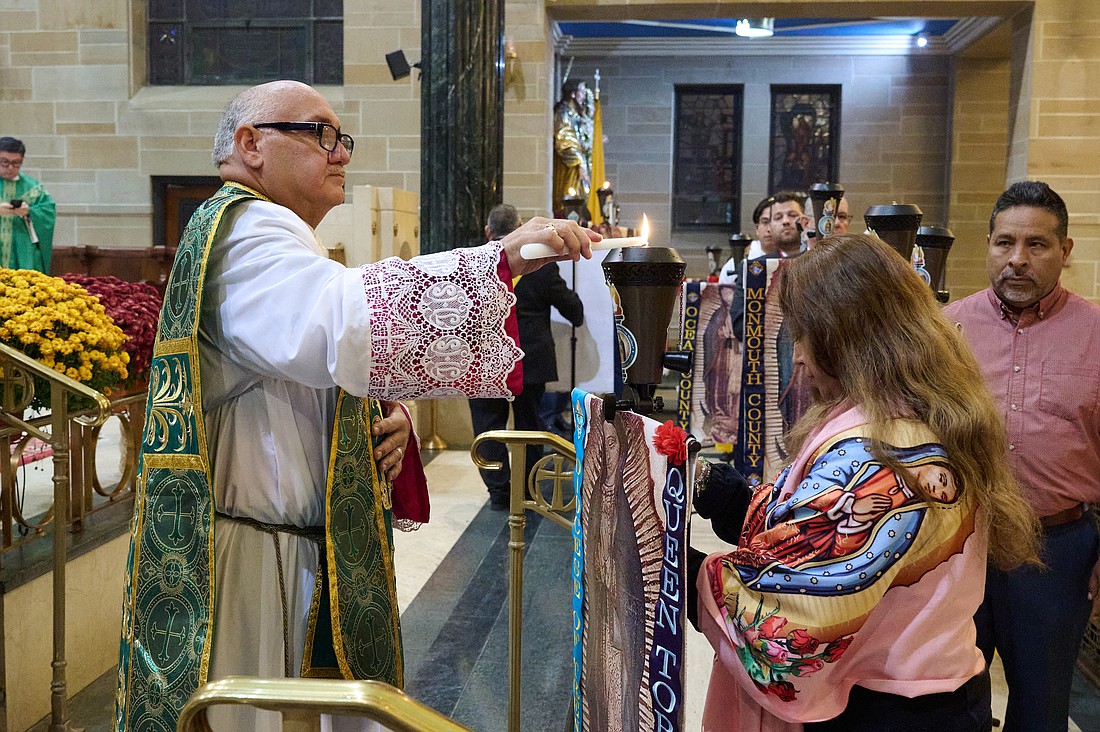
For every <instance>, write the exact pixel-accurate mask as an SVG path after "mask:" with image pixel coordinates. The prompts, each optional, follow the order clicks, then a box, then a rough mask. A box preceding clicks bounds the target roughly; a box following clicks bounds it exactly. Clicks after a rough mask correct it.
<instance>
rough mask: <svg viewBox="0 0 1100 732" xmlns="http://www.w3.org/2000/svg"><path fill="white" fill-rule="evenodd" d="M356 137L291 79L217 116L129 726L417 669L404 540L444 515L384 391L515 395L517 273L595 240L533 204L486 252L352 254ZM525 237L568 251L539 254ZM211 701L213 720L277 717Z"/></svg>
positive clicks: (153, 461) (165, 361)
mask: <svg viewBox="0 0 1100 732" xmlns="http://www.w3.org/2000/svg"><path fill="white" fill-rule="evenodd" d="M353 148H354V140H353V139H352V138H351V136H350V135H347V134H344V133H343V132H342V131H341V129H340V119H339V118H338V117H337V115H336V113H335V112H334V111H333V109H332V108H331V107H330V106H329V104H328V103H327V102H326V101H325V99H324V98H323V97H322V96H321V95H320V94H318V93H317V92H316V91H315V90H314V89H312V88H311V87H309V86H306V85H304V84H300V83H297V82H291V81H278V82H272V83H269V84H264V85H261V86H258V87H254V88H251V89H248V90H246V91H244V92H242V93H241V94H240V95H239V96H237V97H236V98H235V99H234V100H233V101H232V102H231V103H230V105H229V107H228V109H227V110H226V112H225V114H224V116H223V118H222V121H221V124H220V127H219V129H218V132H217V135H216V137H215V147H214V162H215V163H216V164H217V166H218V170H219V172H220V174H221V177H222V179H223V180H224V181H225V185H224V186H223V188H222V189H221V190H220V191H219V192H218V193H217V194H215V195H214V196H213V197H212V198H211V199H209V200H208V201H206V202H205V203H204V204H203V205H202V206H201V207H200V208H199V210H198V211H197V212H196V214H195V216H194V217H193V218H192V220H191V223H190V224H189V225H188V227H187V230H186V231H185V232H184V235H183V237H182V239H181V242H180V247H179V253H178V254H177V258H176V262H175V265H174V267H173V272H172V277H171V279H170V281H169V284H168V291H167V296H166V298H165V306H164V310H163V312H162V315H161V323H160V331H159V334H158V340H157V346H156V355H155V360H154V364H153V367H152V369H151V374H152V376H151V379H150V392H151V399H150V404H149V411H148V414H147V419H146V424H147V428H146V430H145V434H144V436H143V445H142V467H141V470H140V479H139V488H138V494H137V498H136V501H135V511H136V516H135V521H134V524H133V534H132V537H131V555H130V560H129V562H128V564H127V567H126V572H127V590H126V596H125V602H124V605H123V636H122V649H121V654H120V663H119V694H118V703H117V715H116V726H117V728H118V729H127V730H146V729H174V728H175V726H176V719H177V718H178V715H179V711H180V709H181V708H182V706H183V704H184V703H185V702H186V700H187V698H188V697H189V696H190V695H191V694H192V693H193V692H194V691H195V689H196V688H197V687H198V686H199V685H201V684H203V683H205V682H206V681H208V680H213V679H217V678H222V677H225V676H229V675H246V676H266V677H273V676H298V675H302V676H329V677H336V678H341V677H343V678H376V679H382V680H385V681H388V682H389V683H391V684H395V685H397V686H400V685H401V684H402V682H403V678H402V659H401V640H400V628H399V625H398V618H397V603H396V597H395V594H394V593H395V590H394V581H393V564H392V559H393V555H392V543H391V540H390V539H391V535H392V534H391V532H392V528H393V527H394V526H398V527H399V528H407V527H409V526H415V525H417V524H419V523H423V522H424V521H427V518H428V510H427V509H428V505H427V493H426V487H425V485H424V481H423V471H422V470H421V466H420V461H419V456H418V451H417V443H416V437H415V435H414V434H413V433H412V428H411V425H410V421H409V418H408V415H407V414H406V413H405V412H404V410H403V409H402V408H400V405H399V404H398V403H397V402H396V401H382V402H378V401H375V400H377V399H380V400H398V399H410V398H421V397H428V398H432V397H450V396H466V397H495V398H499V397H505V398H511V396H512V395H513V393H514V392H515V391H516V390H518V389H519V387H520V385H521V384H522V374H521V373H519V370H518V365H519V360H520V358H521V357H522V355H523V354H522V352H521V351H520V349H519V348H518V347H517V342H516V329H515V317H514V314H513V307H514V303H515V296H514V295H513V294H512V292H511V282H512V278H513V277H517V276H520V275H523V274H524V273H526V272H530V271H533V270H535V269H537V268H538V267H539V266H541V265H542V264H544V263H546V262H550V261H555V259H573V260H576V259H579V258H580V257H585V258H588V257H591V243H592V242H595V241H598V240H599V239H600V237H599V235H598V234H595V233H593V232H590V231H588V230H587V229H583V228H581V227H580V226H578V225H577V224H576V223H574V222H570V221H562V220H548V219H543V218H533V219H532V220H530V221H529V222H527V224H525V225H524V226H523V227H521V228H519V229H517V230H516V231H515V232H513V233H512V234H509V235H508V236H506V237H504V239H503V240H501V241H494V242H489V243H487V244H485V245H484V246H481V247H476V248H469V249H456V250H454V251H450V252H446V253H442V254H433V255H427V256H422V257H417V258H414V259H412V260H410V261H408V262H405V261H401V260H399V259H396V258H394V259H388V260H385V261H383V262H379V263H376V264H370V265H365V266H363V267H359V268H347V267H345V266H343V265H341V264H339V263H337V262H334V261H331V260H329V259H328V258H327V257H326V256H325V251H324V249H323V248H322V247H321V246H320V245H319V243H318V242H317V240H316V238H315V236H314V231H313V230H314V227H316V226H317V224H318V223H319V222H320V221H321V219H322V218H323V217H324V216H325V214H326V213H327V212H328V211H329V210H330V209H332V208H333V207H334V206H336V205H338V204H340V203H342V202H343V201H344V177H345V166H347V165H348V163H349V161H350V160H351V155H352V151H353ZM530 243H541V244H547V245H549V246H550V247H552V248H553V249H554V250H555V251H557V252H560V255H559V256H558V257H556V258H551V259H544V260H534V261H529V260H525V259H522V258H521V257H520V256H519V249H520V247H521V246H523V245H525V244H530ZM225 710H228V711H225ZM215 711H220V714H219V715H218V718H216V719H214V720H213V721H214V727H215V728H216V729H233V730H245V729H256V730H260V729H262V730H270V729H278V728H279V721H278V717H277V715H273V714H272V713H268V712H255V711H253V710H251V709H248V708H244V707H241V708H230V707H221V708H219V709H218V710H215ZM329 723H331V724H332V725H333V726H334V727H335V728H344V726H345V725H349V724H351V725H358V724H360V723H359V721H358V720H350V719H345V720H326V726H327V725H328V724H329Z"/></svg>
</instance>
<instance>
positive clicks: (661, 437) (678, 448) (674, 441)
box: [653, 419, 687, 465]
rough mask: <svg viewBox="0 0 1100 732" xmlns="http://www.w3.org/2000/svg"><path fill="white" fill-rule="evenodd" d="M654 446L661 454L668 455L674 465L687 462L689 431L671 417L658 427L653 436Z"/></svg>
mask: <svg viewBox="0 0 1100 732" xmlns="http://www.w3.org/2000/svg"><path fill="white" fill-rule="evenodd" d="M653 446H654V447H655V448H656V449H657V452H658V453H659V454H661V455H665V456H667V457H668V461H669V462H670V463H672V464H673V465H682V464H684V463H685V462H687V432H685V431H684V430H683V429H681V428H680V427H678V426H676V424H675V423H674V422H673V421H672V420H671V419H670V420H668V421H666V422H665V423H664V424H662V425H661V426H659V427H658V428H657V433H656V434H655V435H654V436H653Z"/></svg>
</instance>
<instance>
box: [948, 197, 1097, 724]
mask: <svg viewBox="0 0 1100 732" xmlns="http://www.w3.org/2000/svg"><path fill="white" fill-rule="evenodd" d="M1068 226H1069V216H1068V213H1067V211H1066V204H1065V202H1064V201H1062V198H1061V197H1060V196H1059V195H1058V194H1057V193H1055V192H1054V191H1053V190H1051V188H1050V186H1048V185H1047V184H1046V183H1041V182H1037V181H1025V182H1020V183H1016V184H1014V185H1012V186H1011V187H1010V188H1009V189H1008V190H1007V191H1005V192H1004V193H1002V194H1001V197H1000V198H999V199H997V203H996V204H995V205H994V207H993V215H992V217H991V218H990V221H989V251H988V254H987V258H986V267H987V270H988V272H989V280H990V285H991V286H990V288H989V289H987V290H983V291H982V292H979V293H977V294H974V295H971V296H970V297H968V298H965V299H963V300H960V301H959V302H956V303H953V304H951V305H950V306H948V307H947V308H946V309H945V310H944V314H945V315H947V317H948V318H950V319H952V320H954V321H956V322H957V323H958V324H959V327H960V328H961V329H962V332H963V335H964V336H965V337H966V339H967V340H968V341H969V343H970V345H971V347H972V348H973V350H974V355H975V356H976V357H977V359H978V363H979V364H980V365H981V368H982V371H983V373H984V374H985V377H986V381H987V382H988V384H989V388H990V390H991V391H992V392H993V396H994V398H995V399H997V400H998V401H999V402H1000V404H1001V406H1002V408H1003V409H1004V415H1005V427H1006V432H1007V434H1008V441H1009V444H1008V459H1009V461H1010V462H1011V464H1012V467H1013V469H1014V471H1015V473H1016V476H1017V477H1018V478H1019V480H1020V485H1021V487H1022V489H1023V491H1024V494H1025V497H1026V498H1027V500H1028V502H1029V503H1030V504H1031V506H1032V507H1033V508H1034V509H1035V512H1036V513H1037V514H1038V515H1039V516H1040V518H1041V520H1042V524H1043V554H1042V559H1043V561H1044V562H1046V565H1047V566H1046V568H1045V569H1036V568H1033V567H1024V568H1020V569H1016V570H1013V571H1011V572H1004V571H1001V570H999V569H998V568H997V567H995V566H993V565H992V564H991V565H990V566H989V569H988V574H987V578H986V596H985V601H984V602H983V604H982V606H981V608H979V610H978V613H977V615H975V617H974V620H975V622H976V624H977V628H978V646H979V647H980V648H981V649H982V651H983V652H984V653H985V656H986V660H987V661H989V660H991V659H992V658H993V652H994V650H996V651H998V652H999V653H1000V656H1001V660H1002V661H1003V663H1004V668H1005V677H1006V680H1007V682H1008V690H1009V697H1008V710H1007V713H1006V715H1005V716H1006V719H1005V730H1006V732H1011V731H1012V730H1025V731H1026V732H1033V731H1034V732H1042V731H1044V730H1049V731H1051V732H1053V731H1054V730H1058V731H1059V732H1064V731H1065V730H1066V728H1067V726H1068V718H1069V696H1070V684H1071V682H1072V678H1073V664H1074V660H1075V659H1076V658H1077V653H1078V648H1079V646H1080V644H1081V638H1082V636H1083V634H1084V631H1085V626H1086V623H1087V622H1088V620H1089V617H1090V615H1091V616H1093V617H1096V616H1100V599H1098V598H1100V565H1098V563H1097V557H1098V547H1100V539H1098V537H1097V530H1096V525H1095V523H1094V522H1093V520H1092V516H1091V512H1090V511H1089V510H1088V505H1087V504H1088V503H1090V502H1100V307H1097V306H1096V305H1095V304H1093V303H1091V302H1089V301H1087V300H1085V299H1083V298H1081V297H1079V296H1077V295H1074V294H1073V293H1071V292H1068V291H1066V290H1064V289H1063V288H1062V286H1061V283H1060V282H1059V277H1060V275H1061V272H1062V267H1064V266H1065V264H1066V261H1067V259H1068V258H1069V253H1070V251H1071V250H1072V249H1073V240H1072V239H1070V238H1069V236H1068Z"/></svg>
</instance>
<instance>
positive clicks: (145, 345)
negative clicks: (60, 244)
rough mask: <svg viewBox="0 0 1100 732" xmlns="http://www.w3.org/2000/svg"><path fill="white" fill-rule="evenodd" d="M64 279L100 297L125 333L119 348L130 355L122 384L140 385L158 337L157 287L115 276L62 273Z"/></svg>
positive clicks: (145, 376) (145, 378)
mask: <svg viewBox="0 0 1100 732" xmlns="http://www.w3.org/2000/svg"><path fill="white" fill-rule="evenodd" d="M61 278H62V279H63V280H65V281H66V282H68V283H70V284H74V285H79V286H81V287H83V288H84V289H85V290H87V292H88V294H90V295H94V296H95V297H96V298H98V299H99V302H100V304H101V305H103V307H104V309H105V310H106V311H107V315H108V316H110V318H111V320H113V321H114V323H115V325H117V326H118V327H119V328H121V329H122V332H123V333H125V334H126V342H125V343H124V344H123V345H122V349H123V350H124V351H125V352H126V353H128V354H129V356H130V362H129V364H128V365H127V366H128V369H127V370H128V377H127V379H126V381H125V384H124V386H126V387H142V386H143V385H144V384H145V382H146V381H147V380H148V373H149V364H150V362H151V361H152V359H153V343H154V341H156V338H157V323H158V322H159V321H160V306H161V298H160V294H159V293H158V292H157V290H156V288H155V287H153V286H151V285H146V284H144V283H142V282H125V281H123V280H120V279H119V278H117V277H110V276H106V277H102V276H101V277H93V276H91V275H83V274H63V275H61Z"/></svg>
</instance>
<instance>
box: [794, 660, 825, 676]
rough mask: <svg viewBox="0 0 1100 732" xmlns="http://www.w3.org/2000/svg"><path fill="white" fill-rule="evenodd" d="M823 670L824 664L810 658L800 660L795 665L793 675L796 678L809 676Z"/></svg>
mask: <svg viewBox="0 0 1100 732" xmlns="http://www.w3.org/2000/svg"><path fill="white" fill-rule="evenodd" d="M823 668H825V662H824V661H822V660H821V659H820V658H818V657H817V656H811V657H810V658H803V659H800V661H799V663H797V664H795V667H794V673H795V675H796V676H809V675H810V674H815V673H817V672H818V671H820V670H821V669H823Z"/></svg>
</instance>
